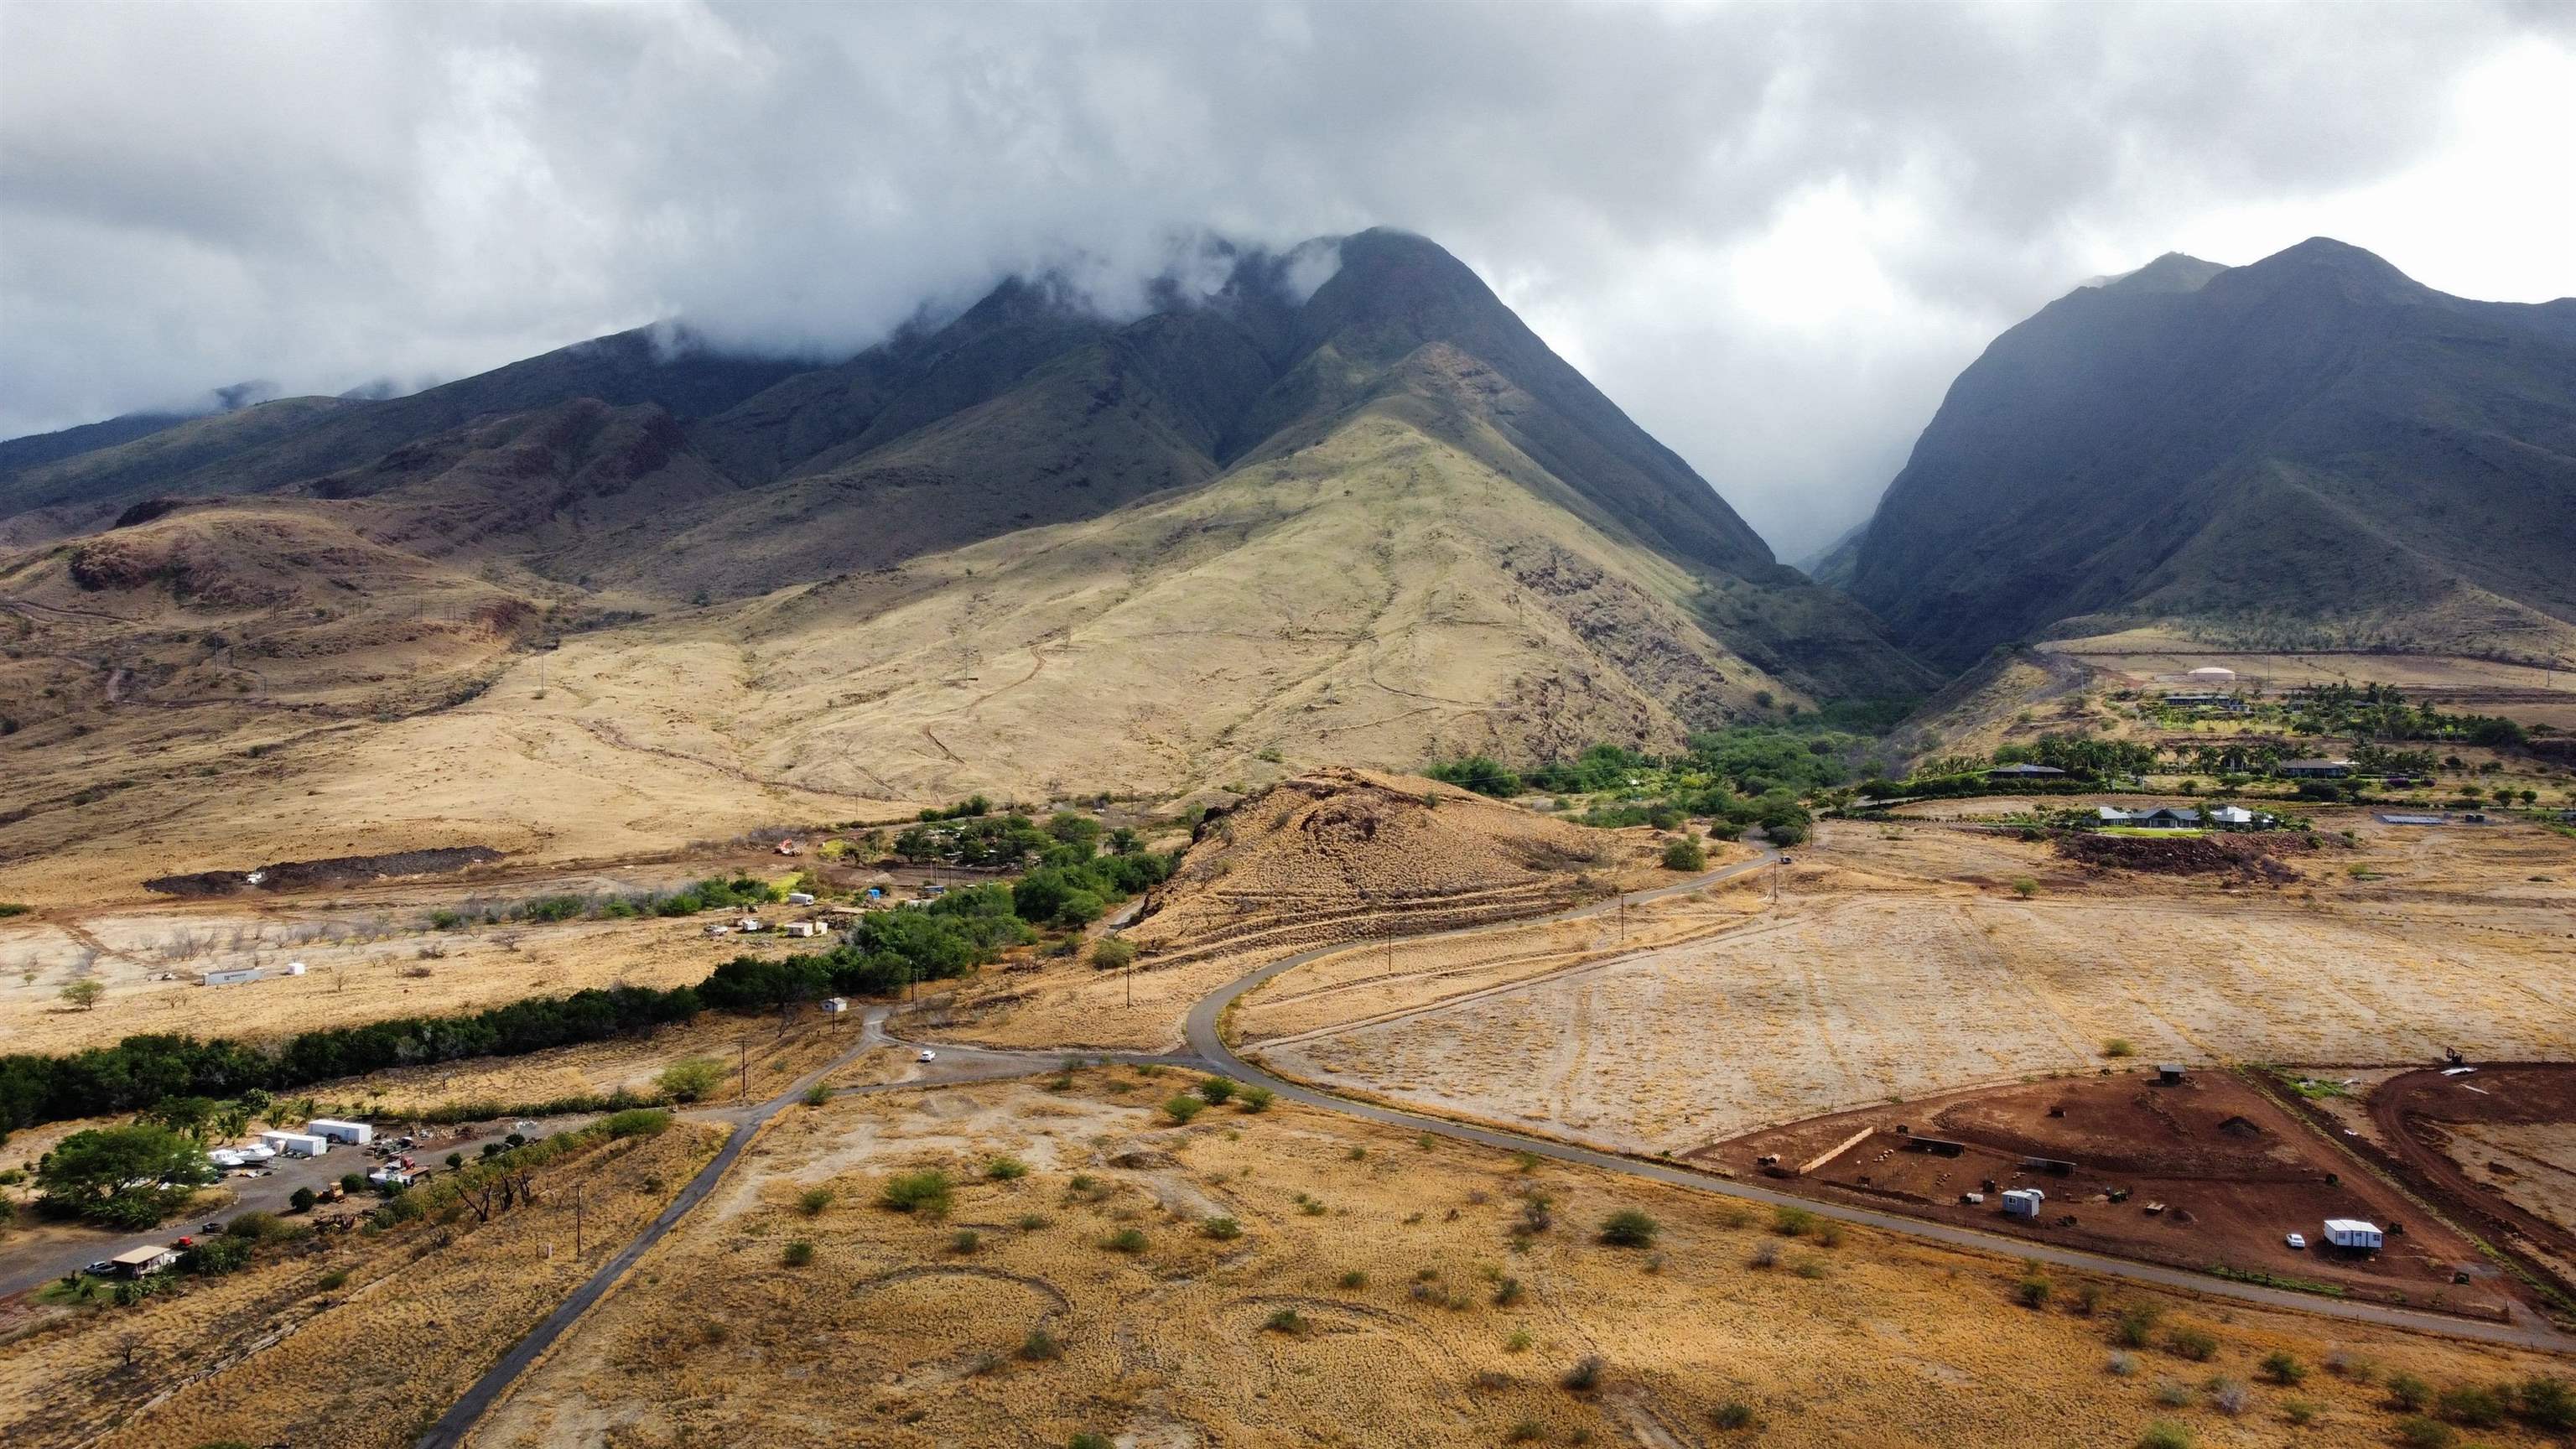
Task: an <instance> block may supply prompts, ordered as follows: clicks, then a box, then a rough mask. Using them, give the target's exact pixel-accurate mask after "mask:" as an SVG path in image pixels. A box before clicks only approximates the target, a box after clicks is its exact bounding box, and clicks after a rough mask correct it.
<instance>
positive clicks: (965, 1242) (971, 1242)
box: [948, 1228, 984, 1254]
mask: <svg viewBox="0 0 2576 1449" xmlns="http://www.w3.org/2000/svg"><path fill="white" fill-rule="evenodd" d="M982 1246H984V1235H983V1234H981V1233H979V1232H977V1231H975V1230H974V1229H973V1228H959V1229H958V1230H957V1231H956V1232H954V1233H952V1234H950V1235H949V1238H948V1251H950V1252H952V1253H961V1254H962V1253H972V1252H974V1251H975V1250H976V1249H978V1248H980V1247H982Z"/></svg>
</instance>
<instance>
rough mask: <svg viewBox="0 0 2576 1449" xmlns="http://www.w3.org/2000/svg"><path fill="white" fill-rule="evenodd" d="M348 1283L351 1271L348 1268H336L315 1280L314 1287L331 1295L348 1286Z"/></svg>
mask: <svg viewBox="0 0 2576 1449" xmlns="http://www.w3.org/2000/svg"><path fill="white" fill-rule="evenodd" d="M348 1282H349V1270H348V1269H346V1268H334V1269H332V1270H331V1271H330V1272H328V1273H325V1274H323V1275H322V1276H321V1277H320V1278H318V1279H316V1280H314V1283H313V1286H314V1287H316V1288H319V1289H321V1290H322V1291H323V1292H325V1293H330V1292H334V1291H336V1290H338V1289H340V1288H344V1287H346V1286H348Z"/></svg>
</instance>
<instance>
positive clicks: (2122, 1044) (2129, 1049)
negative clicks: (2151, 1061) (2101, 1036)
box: [2102, 1036, 2138, 1057]
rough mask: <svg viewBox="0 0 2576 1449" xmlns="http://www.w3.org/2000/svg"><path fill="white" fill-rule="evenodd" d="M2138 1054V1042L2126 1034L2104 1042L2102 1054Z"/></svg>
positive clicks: (2124, 1055)
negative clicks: (2131, 1039)
mask: <svg viewBox="0 0 2576 1449" xmlns="http://www.w3.org/2000/svg"><path fill="white" fill-rule="evenodd" d="M2137 1054H2138V1048H2137V1044H2136V1043H2134V1042H2132V1041H2130V1040H2129V1039H2128V1038H2127V1037H2125V1036H2115V1037H2113V1038H2111V1039H2110V1040H2109V1041H2106V1042H2104V1043H2102V1055H2104V1056H2106V1057H2133V1056H2136V1055H2137Z"/></svg>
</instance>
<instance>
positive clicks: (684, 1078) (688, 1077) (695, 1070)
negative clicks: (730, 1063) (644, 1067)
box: [653, 1057, 725, 1102]
mask: <svg viewBox="0 0 2576 1449" xmlns="http://www.w3.org/2000/svg"><path fill="white" fill-rule="evenodd" d="M724 1079H725V1064H724V1063H723V1062H720V1061H718V1060H716V1059H715V1058H714V1057H682V1058H681V1059H680V1060H678V1061H676V1062H673V1063H671V1064H670V1065H669V1066H667V1067H664V1068H663V1069H662V1074H661V1075H660V1076H658V1077H655V1078H654V1079H653V1085H655V1086H657V1087H660V1088H661V1089H662V1091H663V1093H664V1094H665V1095H667V1096H668V1097H670V1099H671V1100H672V1101H674V1102H698V1101H704V1100H705V1099H706V1098H707V1097H708V1096H709V1095H711V1094H713V1093H714V1091H715V1090H716V1088H718V1087H720V1086H722V1085H724Z"/></svg>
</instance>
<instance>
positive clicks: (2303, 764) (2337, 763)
mask: <svg viewBox="0 0 2576 1449" xmlns="http://www.w3.org/2000/svg"><path fill="white" fill-rule="evenodd" d="M2272 773H2273V774H2275V775H2278V776H2280V777H2281V778H2282V779H2285V780H2340V779H2342V778H2343V777H2344V776H2346V775H2349V774H2351V773H2352V761H2350V760H2283V761H2281V762H2280V763H2279V764H2277V765H2274V766H2273V767H2272Z"/></svg>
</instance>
